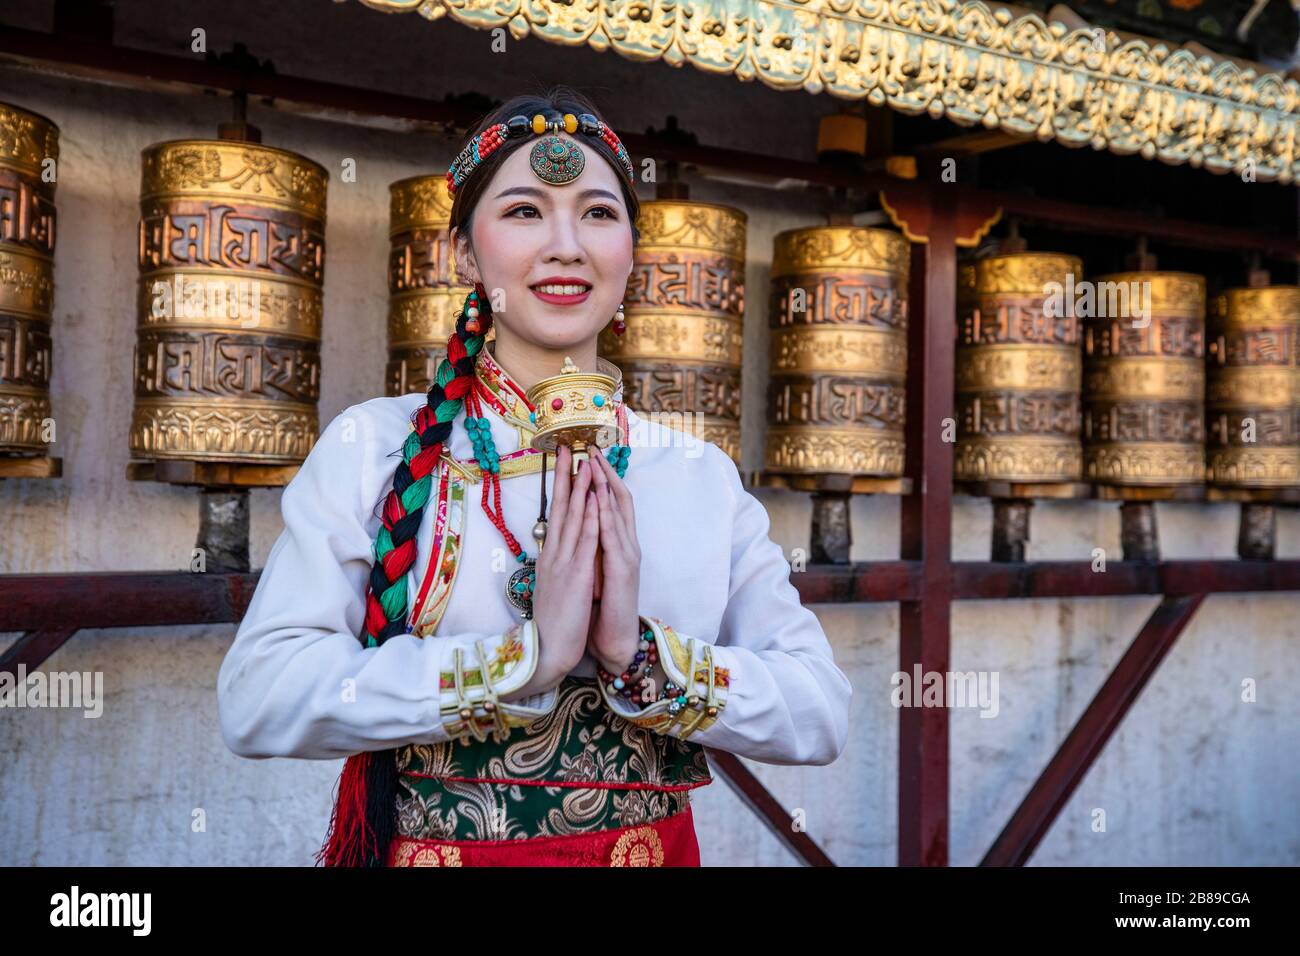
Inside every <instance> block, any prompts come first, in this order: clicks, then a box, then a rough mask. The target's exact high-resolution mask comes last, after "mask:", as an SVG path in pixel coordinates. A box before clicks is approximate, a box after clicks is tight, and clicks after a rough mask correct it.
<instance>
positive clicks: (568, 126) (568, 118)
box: [564, 113, 578, 133]
mask: <svg viewBox="0 0 1300 956" xmlns="http://www.w3.org/2000/svg"><path fill="white" fill-rule="evenodd" d="M564 131H565V132H566V133H576V132H577V131H578V117H576V116H574V115H573V114H572V113H565V114H564Z"/></svg>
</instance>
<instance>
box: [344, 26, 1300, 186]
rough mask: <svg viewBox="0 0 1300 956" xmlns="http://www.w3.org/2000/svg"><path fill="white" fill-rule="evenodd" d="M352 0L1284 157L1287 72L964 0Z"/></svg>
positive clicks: (784, 77) (1231, 158) (958, 115)
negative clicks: (571, 0)
mask: <svg viewBox="0 0 1300 956" xmlns="http://www.w3.org/2000/svg"><path fill="white" fill-rule="evenodd" d="M360 2H361V3H364V4H365V5H366V6H368V7H372V8H374V9H376V10H382V11H384V12H388V13H403V12H412V11H414V12H418V13H420V14H421V15H422V16H424V17H425V18H427V19H430V20H436V19H438V18H440V17H443V16H448V17H451V18H452V19H454V20H456V21H457V22H459V23H463V24H465V25H466V26H470V27H473V28H475V29H479V30H491V29H495V28H497V27H502V26H504V27H506V28H507V29H509V31H510V33H511V35H512V36H514V37H515V38H516V39H520V38H522V37H524V36H527V35H528V34H530V33H531V34H533V35H535V36H537V37H539V38H541V39H543V40H546V41H548V42H550V43H558V44H562V45H566V46H580V45H583V44H586V45H588V46H590V47H592V48H593V49H596V50H600V51H604V50H610V49H612V50H614V51H616V52H618V53H619V54H621V55H622V56H624V57H626V58H627V59H629V60H635V61H652V60H664V61H666V62H668V63H670V64H672V65H673V66H681V65H682V64H683V63H691V64H692V65H694V66H695V67H697V68H698V69H701V70H704V71H706V72H709V73H721V74H732V75H734V76H736V77H737V78H738V79H741V80H753V79H757V80H759V81H760V82H762V83H764V84H766V85H767V86H770V87H773V88H775V89H778V90H797V89H802V90H805V91H807V92H809V93H822V92H826V93H830V94H831V95H832V96H837V97H840V98H843V99H850V100H860V99H866V100H867V102H868V103H870V104H872V105H873V106H889V107H891V108H893V109H896V110H899V111H900V112H902V113H907V114H909V115H918V114H921V113H925V114H927V115H929V116H932V117H934V118H936V119H939V118H947V119H949V120H951V121H952V122H954V123H958V124H960V125H962V126H974V125H976V124H981V125H982V126H984V127H986V128H988V129H1000V130H1004V131H1006V132H1008V133H1012V134H1016V135H1021V136H1033V137H1035V138H1037V139H1039V140H1042V141H1044V142H1048V141H1055V142H1058V143H1062V144H1064V145H1066V146H1072V147H1082V146H1091V147H1092V148H1093V149H1098V150H1101V149H1109V150H1110V151H1111V152H1114V153H1119V154H1122V155H1130V154H1133V153H1137V154H1138V155H1140V156H1142V157H1143V158H1145V159H1158V160H1160V161H1161V162H1164V163H1167V164H1170V165H1181V164H1184V163H1186V164H1189V165H1191V166H1195V167H1204V168H1206V169H1208V170H1210V171H1211V172H1215V173H1229V172H1231V173H1236V174H1237V175H1240V176H1242V177H1243V178H1245V179H1254V180H1258V181H1261V182H1267V181H1273V180H1276V181H1279V182H1282V183H1291V182H1292V181H1294V180H1295V179H1296V176H1297V174H1298V173H1300V157H1298V156H1297V151H1298V150H1300V145H1298V143H1297V140H1298V139H1300V134H1298V127H1300V84H1297V83H1296V81H1294V80H1291V79H1288V78H1287V77H1285V76H1283V75H1282V74H1280V73H1257V72H1256V71H1254V70H1252V69H1249V68H1245V67H1242V66H1239V65H1238V64H1236V63H1235V62H1233V61H1231V60H1226V59H1217V58H1214V57H1209V56H1197V55H1195V54H1193V53H1191V52H1189V51H1187V50H1183V49H1178V48H1171V47H1169V46H1167V45H1165V44H1163V43H1159V42H1147V41H1144V40H1134V39H1130V40H1123V39H1121V38H1119V37H1118V36H1116V35H1115V34H1114V33H1108V32H1105V31H1102V30H1101V29H1100V28H1097V29H1091V30H1088V29H1084V30H1070V29H1068V28H1067V27H1066V26H1065V25H1064V24H1061V23H1056V22H1053V23H1051V24H1048V23H1046V22H1044V21H1043V20H1042V18H1040V17H1038V16H1036V15H1033V14H1029V15H1026V16H1022V17H1018V18H1017V17H1013V16H1012V14H1011V12H1010V11H1008V10H1006V9H1003V8H990V7H989V6H987V5H986V4H984V3H980V2H978V0H968V2H958V0H809V2H807V3H797V2H786V0H602V2H595V0H587V2H585V3H579V4H570V3H563V2H554V0H529V2H527V3H525V2H522V0H360Z"/></svg>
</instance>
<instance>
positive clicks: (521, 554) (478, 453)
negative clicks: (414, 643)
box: [465, 375, 632, 619]
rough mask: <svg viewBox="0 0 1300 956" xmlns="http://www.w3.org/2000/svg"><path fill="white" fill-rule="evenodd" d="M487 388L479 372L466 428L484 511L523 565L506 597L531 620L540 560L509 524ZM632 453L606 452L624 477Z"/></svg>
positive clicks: (537, 534)
mask: <svg viewBox="0 0 1300 956" xmlns="http://www.w3.org/2000/svg"><path fill="white" fill-rule="evenodd" d="M486 389H487V386H486V385H484V384H483V380H482V379H481V378H480V377H479V376H478V375H475V376H474V383H473V386H472V387H471V389H470V391H469V393H468V394H467V395H466V400H465V409H466V414H465V430H466V432H467V433H468V434H469V440H470V444H471V445H472V446H473V447H474V457H475V459H476V460H477V461H478V466H479V469H480V471H481V473H482V475H483V497H482V505H483V511H484V513H485V514H486V515H487V516H488V520H490V521H491V522H492V524H494V525H495V526H496V529H497V530H498V531H500V532H501V536H502V537H503V538H504V539H505V542H506V546H507V547H508V548H509V549H510V552H511V554H513V555H514V556H515V560H516V561H518V562H519V564H520V565H521V566H520V567H519V568H517V569H516V570H515V572H514V573H513V574H511V575H510V577H509V579H508V580H507V581H506V585H505V590H506V599H507V600H508V601H509V602H510V603H511V604H512V605H513V606H514V607H516V608H518V609H519V610H520V611H521V612H522V613H523V616H524V618H525V619H529V618H531V617H532V616H533V590H534V588H535V586H536V584H537V570H536V569H537V559H536V558H531V557H529V556H528V554H527V552H525V551H524V548H523V546H522V545H521V544H520V543H519V540H518V539H517V538H516V537H515V536H514V535H513V534H511V533H510V529H509V528H508V527H506V522H505V512H504V511H502V509H501V475H500V471H501V456H500V455H499V454H498V453H497V449H496V444H495V442H493V440H492V425H491V423H490V422H489V421H488V419H487V417H486V416H485V415H484V414H483V396H484V394H485V392H486ZM520 401H522V402H523V403H524V405H525V406H526V407H527V408H528V420H529V421H530V422H533V423H534V424H536V422H537V413H536V411H535V410H534V409H533V406H532V404H531V403H530V402H529V401H528V400H527V399H526V398H524V397H522V396H520ZM631 455H632V448H631V446H630V445H611V446H610V448H609V450H608V451H606V452H605V460H606V461H608V462H609V463H610V466H611V467H613V469H614V471H615V473H617V475H618V476H619V478H622V477H623V475H624V474H626V472H627V465H628V460H629V458H630V457H631ZM546 459H547V454H546V452H542V469H541V472H542V493H541V510H540V512H539V514H538V516H537V524H535V525H534V526H533V540H534V541H536V542H537V548H538V551H539V552H540V550H541V548H542V545H543V543H544V542H545V540H546ZM489 498H492V499H493V501H494V504H495V508H496V510H495V512H494V511H493V507H492V506H491V505H489Z"/></svg>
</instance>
